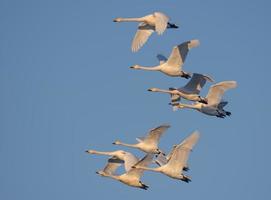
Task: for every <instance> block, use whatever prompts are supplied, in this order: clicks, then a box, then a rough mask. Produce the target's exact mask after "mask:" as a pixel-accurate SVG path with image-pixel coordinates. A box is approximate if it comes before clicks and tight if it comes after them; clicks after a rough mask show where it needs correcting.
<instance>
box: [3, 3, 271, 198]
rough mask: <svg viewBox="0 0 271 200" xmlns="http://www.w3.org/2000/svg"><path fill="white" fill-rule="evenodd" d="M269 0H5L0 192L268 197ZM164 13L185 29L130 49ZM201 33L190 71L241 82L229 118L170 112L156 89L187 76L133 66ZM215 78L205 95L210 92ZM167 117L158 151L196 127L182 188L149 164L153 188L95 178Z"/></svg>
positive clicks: (148, 62) (6, 194)
mask: <svg viewBox="0 0 271 200" xmlns="http://www.w3.org/2000/svg"><path fill="white" fill-rule="evenodd" d="M270 6H271V3H270V1H268V0H258V1H245V0H228V1H221V0H219V1H217V0H205V1H201V0H191V1H179V0H176V1H173V0H172V1H170V0H167V1H162V0H155V1H154V0H152V1H145V0H140V1H124V0H123V1H105V0H99V1H92V0H91V1H90V0H76V1H75V0H73V1H71V0H47V1H36V0H33V1H30V0H25V1H19V0H17V1H16V0H1V1H0V25H1V31H0V92H1V96H0V110H1V112H0V158H1V162H0V199H5V200H15V199H22V200H32V199H33V200H34V199H35V200H36V199H39V200H43V199H44V200H45V199H46V200H47V199H50V200H54V199H66V200H73V199H78V200H81V199H82V200H83V199H98V198H99V199H108V198H112V197H114V198H121V199H124V198H129V199H130V200H133V199H165V198H169V197H170V198H181V199H191V200H196V199H208V200H210V199H220V200H228V199H246V200H254V199H270V198H271V195H270V186H271V185H270V178H271V174H270V168H271V161H270V152H271V148H270V140H271V134H270V130H269V125H270V124H269V125H268V123H270V112H271V107H270V103H269V101H270V98H271V95H270V88H269V87H270V81H268V80H269V76H270V72H271V70H270V45H271V40H270V35H271V27H270V19H271V12H270ZM154 11H162V12H164V13H166V14H167V15H169V16H170V18H171V21H172V22H173V23H176V24H177V25H179V26H180V28H179V29H177V30H167V31H166V32H165V33H164V34H163V36H161V37H160V36H157V35H156V34H154V35H153V36H151V38H150V39H149V41H148V42H147V44H146V45H145V46H144V47H143V48H142V49H141V50H140V51H139V52H138V53H132V52H131V51H130V46H131V41H132V38H133V37H134V34H135V31H136V27H137V24H136V23H121V24H116V23H113V22H112V20H113V18H115V17H140V16H144V15H147V14H149V13H152V12H154ZM190 39H199V40H200V42H201V45H200V46H199V47H198V48H194V49H192V50H191V51H190V54H189V55H188V57H187V60H186V63H185V66H184V69H185V70H186V71H188V72H198V73H205V74H208V75H210V76H212V77H213V78H214V79H215V81H216V82H220V81H224V80H236V81H237V82H238V87H237V88H236V89H234V90H230V91H228V92H227V93H226V95H225V99H226V100H228V101H229V104H228V106H227V107H226V109H227V110H229V111H231V112H232V116H231V117H228V118H225V119H219V118H216V117H210V116H207V115H204V114H202V113H199V112H197V111H193V110H180V111H177V112H173V111H172V109H171V108H170V106H168V105H167V103H168V102H169V97H168V96H167V95H163V94H158V93H149V92H147V89H148V88H150V87H160V88H168V87H178V86H182V85H184V84H185V83H186V80H185V79H181V78H172V77H167V76H165V75H164V74H162V73H159V72H146V71H135V70H131V69H129V66H131V65H134V64H141V65H146V66H152V65H156V64H157V63H158V61H157V60H156V54H157V53H163V54H165V55H166V56H168V55H169V54H170V52H171V49H172V47H173V46H174V45H177V44H180V43H182V42H184V41H187V40H190ZM209 86H210V83H208V84H206V87H205V88H204V90H203V91H202V95H203V96H205V95H206V94H207V91H208V87H209ZM162 123H169V124H171V128H170V129H169V130H168V131H167V133H166V134H165V135H164V136H163V138H162V139H161V142H160V147H161V148H162V149H164V150H165V151H167V152H168V151H169V150H170V149H171V146H172V145H173V144H176V143H179V142H180V141H181V140H182V139H183V138H185V137H186V136H188V135H189V134H190V133H191V132H192V131H194V130H199V131H200V132H201V138H200V140H199V143H198V144H197V145H196V146H195V149H194V151H193V152H192V154H191V157H190V160H189V165H190V168H191V170H190V171H189V173H188V174H189V175H190V176H191V177H192V182H191V183H189V184H186V183H184V182H181V181H177V180H173V179H170V178H168V177H166V176H164V175H162V174H158V173H153V172H146V173H145V174H144V176H143V177H142V181H143V182H144V183H146V184H148V185H150V189H149V190H148V191H144V190H140V189H137V188H132V187H128V186H126V185H123V184H121V183H119V182H117V181H114V180H111V179H106V178H102V177H99V176H98V175H97V174H95V171H97V170H98V169H101V168H103V167H104V165H105V162H106V159H107V157H105V156H95V155H93V156H92V155H88V154H86V153H85V152H84V151H85V150H87V149H96V150H104V151H112V150H117V149H124V150H126V151H130V152H133V153H134V154H136V155H137V156H139V157H142V156H144V153H142V152H140V151H137V150H134V149H129V148H125V147H123V148H122V147H120V146H113V145H112V144H111V143H112V142H113V141H114V140H116V139H120V140H122V141H124V142H127V143H133V142H135V138H136V137H137V136H143V135H145V134H146V133H147V131H148V130H149V129H151V128H154V127H156V126H158V125H160V124H162Z"/></svg>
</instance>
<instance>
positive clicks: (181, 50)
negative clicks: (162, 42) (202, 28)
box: [167, 40, 199, 68]
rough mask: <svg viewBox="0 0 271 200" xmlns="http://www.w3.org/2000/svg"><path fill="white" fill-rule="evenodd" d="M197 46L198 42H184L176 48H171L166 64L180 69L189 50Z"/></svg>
mask: <svg viewBox="0 0 271 200" xmlns="http://www.w3.org/2000/svg"><path fill="white" fill-rule="evenodd" d="M198 45H199V40H190V41H186V42H184V43H182V44H180V45H178V46H175V47H173V49H172V52H171V54H170V56H169V58H168V61H167V64H168V65H170V66H172V67H180V68H182V65H183V63H184V62H185V59H186V56H187V54H188V52H189V50H190V49H191V48H193V47H196V46H198Z"/></svg>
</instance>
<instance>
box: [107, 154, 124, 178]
mask: <svg viewBox="0 0 271 200" xmlns="http://www.w3.org/2000/svg"><path fill="white" fill-rule="evenodd" d="M123 163H124V161H123V160H120V159H118V158H114V157H112V158H109V159H108V160H107V164H106V166H105V167H104V169H103V172H104V173H105V174H109V175H113V174H114V173H115V171H116V170H117V169H118V168H119V167H120V166H121V165H122V164H123Z"/></svg>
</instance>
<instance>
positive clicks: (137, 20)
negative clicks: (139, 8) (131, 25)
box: [118, 17, 144, 22]
mask: <svg viewBox="0 0 271 200" xmlns="http://www.w3.org/2000/svg"><path fill="white" fill-rule="evenodd" d="M143 21H144V19H143V18H142V17H134V18H133V17H130V18H118V22H143Z"/></svg>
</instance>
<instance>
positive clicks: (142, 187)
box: [139, 181, 149, 190]
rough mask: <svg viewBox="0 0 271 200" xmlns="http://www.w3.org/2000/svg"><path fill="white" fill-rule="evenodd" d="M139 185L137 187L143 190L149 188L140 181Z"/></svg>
mask: <svg viewBox="0 0 271 200" xmlns="http://www.w3.org/2000/svg"><path fill="white" fill-rule="evenodd" d="M140 184H141V185H140V187H139V188H141V189H143V190H147V189H148V188H149V186H147V185H145V184H144V183H142V182H141V181H140Z"/></svg>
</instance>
